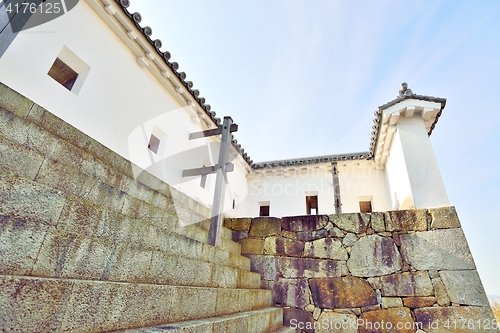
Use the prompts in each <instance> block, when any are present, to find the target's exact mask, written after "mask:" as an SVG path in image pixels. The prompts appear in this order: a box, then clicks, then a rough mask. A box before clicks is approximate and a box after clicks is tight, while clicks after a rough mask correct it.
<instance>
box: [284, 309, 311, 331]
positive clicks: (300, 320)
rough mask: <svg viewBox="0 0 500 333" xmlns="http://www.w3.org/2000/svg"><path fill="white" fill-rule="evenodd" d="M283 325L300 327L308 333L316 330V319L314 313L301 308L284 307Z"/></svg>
mask: <svg viewBox="0 0 500 333" xmlns="http://www.w3.org/2000/svg"><path fill="white" fill-rule="evenodd" d="M283 325H284V326H287V327H291V328H294V329H298V330H299V329H300V330H302V331H304V332H307V333H313V332H314V319H313V315H312V313H310V312H308V311H304V310H301V309H295V308H289V309H283Z"/></svg>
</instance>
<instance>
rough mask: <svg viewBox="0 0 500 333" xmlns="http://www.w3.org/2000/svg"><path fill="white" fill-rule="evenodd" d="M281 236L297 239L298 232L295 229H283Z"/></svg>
mask: <svg viewBox="0 0 500 333" xmlns="http://www.w3.org/2000/svg"><path fill="white" fill-rule="evenodd" d="M281 237H285V238H291V239H297V233H296V232H295V231H288V230H281Z"/></svg>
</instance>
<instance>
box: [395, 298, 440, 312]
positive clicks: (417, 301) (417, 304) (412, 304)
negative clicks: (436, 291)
mask: <svg viewBox="0 0 500 333" xmlns="http://www.w3.org/2000/svg"><path fill="white" fill-rule="evenodd" d="M436 302H437V299H436V297H405V298H403V304H404V306H406V307H407V308H410V309H416V308H426V307H429V306H433V305H434V304H436Z"/></svg>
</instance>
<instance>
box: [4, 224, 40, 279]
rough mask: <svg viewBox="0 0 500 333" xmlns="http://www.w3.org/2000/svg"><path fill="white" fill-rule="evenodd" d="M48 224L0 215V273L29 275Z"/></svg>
mask: <svg viewBox="0 0 500 333" xmlns="http://www.w3.org/2000/svg"><path fill="white" fill-rule="evenodd" d="M49 229H50V227H49V226H47V225H44V224H40V223H34V222H30V221H26V220H22V219H17V218H9V217H8V216H3V215H0V273H1V274H5V275H30V273H31V271H32V269H33V265H34V264H35V261H36V259H37V256H38V252H39V251H40V247H41V246H42V242H43V240H44V238H45V235H46V234H47V231H48V230H49Z"/></svg>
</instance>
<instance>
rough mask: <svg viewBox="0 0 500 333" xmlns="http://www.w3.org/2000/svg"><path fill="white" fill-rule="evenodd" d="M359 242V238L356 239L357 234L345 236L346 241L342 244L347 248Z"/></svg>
mask: <svg viewBox="0 0 500 333" xmlns="http://www.w3.org/2000/svg"><path fill="white" fill-rule="evenodd" d="M357 240H358V237H356V235H355V234H352V233H348V234H347V235H345V237H344V239H343V240H342V244H344V245H345V246H353V245H354V243H356V241H357Z"/></svg>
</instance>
